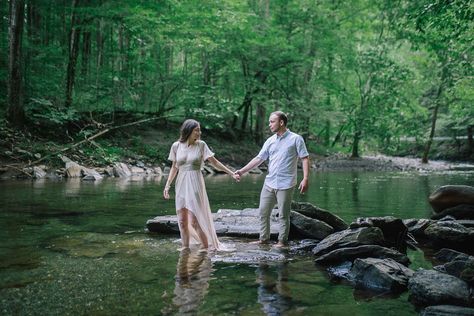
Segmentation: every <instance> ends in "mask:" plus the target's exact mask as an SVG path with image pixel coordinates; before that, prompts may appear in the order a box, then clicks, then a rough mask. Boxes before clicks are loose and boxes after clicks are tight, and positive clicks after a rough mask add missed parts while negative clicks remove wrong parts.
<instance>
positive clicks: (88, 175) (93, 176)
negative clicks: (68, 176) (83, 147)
mask: <svg viewBox="0 0 474 316" xmlns="http://www.w3.org/2000/svg"><path fill="white" fill-rule="evenodd" d="M81 174H82V175H83V178H82V180H85V181H96V180H100V179H102V178H103V177H102V175H101V174H100V173H98V172H97V171H96V170H94V169H90V168H85V167H83V168H82V170H81Z"/></svg>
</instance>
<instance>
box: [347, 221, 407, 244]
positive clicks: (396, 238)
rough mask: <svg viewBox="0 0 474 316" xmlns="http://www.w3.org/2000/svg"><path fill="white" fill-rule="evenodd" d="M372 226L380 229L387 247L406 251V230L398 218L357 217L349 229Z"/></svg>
mask: <svg viewBox="0 0 474 316" xmlns="http://www.w3.org/2000/svg"><path fill="white" fill-rule="evenodd" d="M364 226H365V227H367V226H369V227H370V226H374V227H378V228H380V230H382V233H383V237H384V239H385V241H386V243H387V246H389V247H395V248H397V249H398V250H399V251H403V252H405V251H406V243H405V240H406V238H407V233H408V228H407V226H406V225H405V224H404V223H403V221H402V220H401V219H399V218H395V217H393V216H384V217H359V218H358V219H357V220H356V221H355V222H354V223H351V224H350V227H351V228H357V227H364Z"/></svg>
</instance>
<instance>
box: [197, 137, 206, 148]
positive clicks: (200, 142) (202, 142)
mask: <svg viewBox="0 0 474 316" xmlns="http://www.w3.org/2000/svg"><path fill="white" fill-rule="evenodd" d="M196 144H197V145H198V146H199V147H205V146H207V144H206V142H205V141H203V140H202V139H198V140H197V141H196Z"/></svg>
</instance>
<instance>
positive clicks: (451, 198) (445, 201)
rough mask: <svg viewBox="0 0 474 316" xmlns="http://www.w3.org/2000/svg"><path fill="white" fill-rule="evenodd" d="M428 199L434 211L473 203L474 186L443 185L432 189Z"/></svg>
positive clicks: (437, 211)
mask: <svg viewBox="0 0 474 316" xmlns="http://www.w3.org/2000/svg"><path fill="white" fill-rule="evenodd" d="M428 201H429V203H430V204H431V207H432V208H433V210H434V211H435V212H436V213H439V212H441V211H443V210H445V209H447V208H451V207H455V206H457V205H460V204H468V205H474V187H471V186H468V185H445V186H442V187H440V188H438V189H437V190H436V191H434V192H433V193H432V194H431V195H430V196H429V199H428Z"/></svg>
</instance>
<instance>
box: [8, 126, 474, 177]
mask: <svg viewBox="0 0 474 316" xmlns="http://www.w3.org/2000/svg"><path fill="white" fill-rule="evenodd" d="M91 135H93V133H84V134H83V135H81V132H78V133H76V136H75V137H71V136H70V134H69V133H68V132H67V129H64V128H51V127H50V128H47V127H45V126H41V127H34V128H31V129H29V130H15V129H12V128H10V127H8V126H7V125H6V124H5V123H2V124H0V171H6V170H7V169H12V168H13V169H21V168H23V167H25V166H27V165H30V164H33V165H43V166H46V168H47V169H52V168H61V167H64V163H63V162H62V160H61V159H60V154H62V155H65V156H67V157H68V158H70V159H72V160H73V161H75V162H77V163H79V164H81V165H84V166H88V167H106V166H110V165H113V164H114V163H116V162H125V163H128V164H131V165H137V164H143V165H146V166H153V167H155V166H156V167H162V168H163V167H165V166H169V162H168V160H167V157H168V153H169V148H170V146H171V144H172V143H173V142H174V141H176V140H177V139H178V136H179V124H178V123H172V122H163V123H153V124H146V125H137V126H132V127H128V128H123V129H117V130H114V131H111V132H109V133H106V134H104V135H103V136H100V137H97V138H95V139H94V140H91V141H86V142H84V143H83V144H81V145H80V146H77V147H74V148H72V149H68V150H64V149H65V148H68V147H69V146H71V145H73V144H76V143H78V142H80V141H82V140H84V139H86V138H87V137H90V136H91ZM202 139H203V140H204V141H206V142H207V143H208V145H209V147H210V148H211V149H212V150H213V151H214V152H215V153H216V157H217V158H218V159H219V160H221V161H222V162H224V163H225V164H227V165H229V166H231V167H234V168H239V167H242V166H243V165H244V164H246V163H247V162H248V161H250V160H251V159H252V158H253V157H255V155H256V154H257V153H258V152H259V150H260V146H258V145H256V144H255V142H254V141H253V140H252V137H251V135H243V136H239V137H237V136H235V135H233V134H232V133H223V132H215V131H212V130H203V135H202ZM307 145H308V148H309V150H310V152H311V162H312V166H313V167H314V168H316V170H320V171H348V170H361V171H410V170H426V171H430V170H453V169H473V168H474V165H473V164H472V163H473V161H472V159H467V160H466V159H463V162H448V161H443V160H438V161H435V160H433V161H430V163H429V164H422V163H421V160H420V159H419V158H413V157H393V156H387V155H381V154H371V155H366V156H363V157H361V158H357V159H351V158H349V156H348V155H347V154H344V153H337V152H330V151H329V150H326V149H325V148H324V147H323V146H321V145H319V144H317V143H316V142H315V141H308V144H307ZM315 148H316V149H317V150H314V149H315ZM312 149H313V150H312ZM438 149H439V151H440V152H444V151H445V149H443V148H442V147H440V148H438ZM61 151H63V152H61ZM316 151H317V152H316ZM407 152H408V153H409V151H407V150H406V149H405V150H404V151H403V152H401V153H402V154H405V155H406V154H407ZM38 160H40V161H39V162H38Z"/></svg>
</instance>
